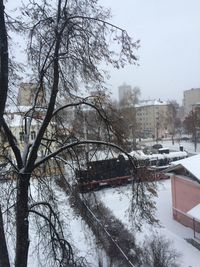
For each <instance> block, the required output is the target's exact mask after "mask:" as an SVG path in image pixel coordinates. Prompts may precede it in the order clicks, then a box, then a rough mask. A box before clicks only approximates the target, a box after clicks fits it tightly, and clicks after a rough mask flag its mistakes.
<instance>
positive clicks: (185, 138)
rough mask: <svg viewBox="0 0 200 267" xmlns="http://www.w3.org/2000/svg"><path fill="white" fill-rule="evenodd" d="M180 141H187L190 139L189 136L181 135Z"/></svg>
mask: <svg viewBox="0 0 200 267" xmlns="http://www.w3.org/2000/svg"><path fill="white" fill-rule="evenodd" d="M180 140H181V141H189V140H190V138H189V137H187V136H184V137H181V139H180Z"/></svg>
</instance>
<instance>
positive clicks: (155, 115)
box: [135, 100, 172, 139]
mask: <svg viewBox="0 0 200 267" xmlns="http://www.w3.org/2000/svg"><path fill="white" fill-rule="evenodd" d="M135 110H136V121H137V132H138V133H137V135H138V136H141V137H154V138H157V139H158V138H161V137H166V136H167V135H168V134H170V133H171V132H172V123H171V120H170V117H171V116H170V112H171V111H170V108H169V104H168V103H166V102H163V101H161V100H146V101H141V102H140V103H139V104H137V105H136V106H135Z"/></svg>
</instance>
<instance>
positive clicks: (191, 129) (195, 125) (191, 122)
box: [183, 108, 200, 151]
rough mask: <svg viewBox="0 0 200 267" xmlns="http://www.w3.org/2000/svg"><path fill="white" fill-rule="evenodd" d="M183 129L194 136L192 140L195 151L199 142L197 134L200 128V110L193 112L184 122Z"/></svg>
mask: <svg viewBox="0 0 200 267" xmlns="http://www.w3.org/2000/svg"><path fill="white" fill-rule="evenodd" d="M183 127H184V128H185V130H186V131H187V132H188V133H190V134H192V138H193V141H194V148H195V151H196V149H197V141H198V136H197V132H198V130H199V127H200V116H199V108H197V109H194V110H192V111H191V112H190V113H189V114H188V116H186V117H185V119H184V121H183Z"/></svg>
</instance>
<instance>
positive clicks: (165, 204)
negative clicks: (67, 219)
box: [98, 180, 200, 267]
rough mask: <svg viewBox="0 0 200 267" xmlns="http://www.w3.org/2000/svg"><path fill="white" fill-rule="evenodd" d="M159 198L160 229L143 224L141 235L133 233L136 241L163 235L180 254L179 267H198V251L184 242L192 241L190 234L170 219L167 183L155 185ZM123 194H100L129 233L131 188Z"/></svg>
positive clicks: (158, 215) (191, 233)
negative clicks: (128, 210) (154, 235)
mask: <svg viewBox="0 0 200 267" xmlns="http://www.w3.org/2000/svg"><path fill="white" fill-rule="evenodd" d="M158 189H159V190H158V198H156V205H157V218H158V219H159V220H160V225H161V227H156V226H151V225H144V226H143V230H142V232H141V234H136V237H137V240H138V242H141V241H142V240H144V238H146V237H150V236H151V235H152V234H156V235H163V236H165V237H166V238H168V239H170V240H172V241H173V246H174V248H175V249H176V250H177V251H178V252H180V253H181V260H180V261H181V262H180V264H181V267H199V266H200V251H199V250H197V249H196V248H195V247H193V246H192V245H190V244H189V243H188V242H186V241H185V238H193V231H192V230H191V229H190V228H187V227H185V226H183V225H181V224H179V223H178V222H176V221H174V220H173V219H172V209H171V207H172V203H171V183H170V180H166V181H164V182H161V183H160V184H159V186H158ZM121 190H122V193H124V194H121V193H119V190H116V189H106V190H104V191H99V193H98V194H99V196H100V197H101V199H102V201H103V202H104V204H105V205H106V206H107V207H108V208H110V209H111V210H112V211H113V213H114V215H115V216H116V217H117V218H119V219H120V220H121V221H122V222H123V223H124V224H125V225H126V226H127V227H128V229H129V230H132V226H131V222H130V221H129V217H128V214H127V208H128V207H129V203H130V200H129V199H130V196H131V189H130V186H126V187H123V188H122V189H121Z"/></svg>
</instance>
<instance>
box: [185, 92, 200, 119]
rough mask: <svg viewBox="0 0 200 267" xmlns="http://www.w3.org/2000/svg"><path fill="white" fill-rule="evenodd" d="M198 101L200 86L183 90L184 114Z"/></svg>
mask: <svg viewBox="0 0 200 267" xmlns="http://www.w3.org/2000/svg"><path fill="white" fill-rule="evenodd" d="M197 103H200V88H192V89H189V90H186V91H184V92H183V107H184V116H187V115H188V113H189V112H190V111H191V110H192V107H193V106H194V105H195V104H197Z"/></svg>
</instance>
